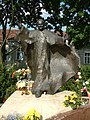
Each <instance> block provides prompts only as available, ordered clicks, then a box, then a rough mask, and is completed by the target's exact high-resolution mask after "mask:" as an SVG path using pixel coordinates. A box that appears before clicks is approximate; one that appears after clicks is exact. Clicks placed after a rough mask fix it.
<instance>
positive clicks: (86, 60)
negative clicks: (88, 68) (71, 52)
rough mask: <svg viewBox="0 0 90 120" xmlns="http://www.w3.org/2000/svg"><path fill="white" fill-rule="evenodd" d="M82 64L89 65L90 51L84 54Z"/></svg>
mask: <svg viewBox="0 0 90 120" xmlns="http://www.w3.org/2000/svg"><path fill="white" fill-rule="evenodd" d="M84 64H90V51H85V53H84Z"/></svg>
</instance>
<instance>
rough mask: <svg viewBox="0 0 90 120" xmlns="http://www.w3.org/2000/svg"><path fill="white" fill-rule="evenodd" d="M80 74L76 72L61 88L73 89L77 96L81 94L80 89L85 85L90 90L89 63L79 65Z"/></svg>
mask: <svg viewBox="0 0 90 120" xmlns="http://www.w3.org/2000/svg"><path fill="white" fill-rule="evenodd" d="M80 73H81V74H80V75H78V73H77V74H76V75H75V76H74V77H73V78H71V79H70V80H68V81H67V82H66V84H65V85H64V86H63V87H62V90H70V91H75V92H76V93H77V94H78V95H79V96H81V89H82V88H83V87H84V86H85V87H86V88H87V90H88V92H90V65H88V66H86V65H85V66H81V68H80Z"/></svg>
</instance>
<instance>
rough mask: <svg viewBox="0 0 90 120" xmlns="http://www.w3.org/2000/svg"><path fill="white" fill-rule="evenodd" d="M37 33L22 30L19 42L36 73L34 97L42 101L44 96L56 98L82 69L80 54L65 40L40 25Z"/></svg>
mask: <svg viewBox="0 0 90 120" xmlns="http://www.w3.org/2000/svg"><path fill="white" fill-rule="evenodd" d="M37 27H38V29H37V30H28V29H26V28H24V27H23V28H21V30H20V31H19V33H18V34H17V35H16V38H15V39H16V40H18V42H19V43H20V44H21V46H22V48H23V50H24V52H25V54H26V56H27V63H28V66H29V67H30V69H31V71H32V80H34V85H33V88H32V93H33V94H35V96H36V97H40V96H41V95H42V94H43V92H46V93H47V94H54V93H56V92H57V90H58V89H59V88H60V87H61V86H63V85H64V84H65V82H66V81H67V80H68V79H70V78H71V77H72V76H74V75H75V74H76V71H77V70H78V68H79V63H80V62H79V57H78V55H77V53H76V52H75V51H74V50H72V49H71V48H70V47H69V46H67V45H66V44H65V43H64V40H63V38H62V37H60V36H58V35H56V34H55V33H54V32H51V31H49V30H47V29H45V27H44V21H43V20H42V19H39V20H38V21H37Z"/></svg>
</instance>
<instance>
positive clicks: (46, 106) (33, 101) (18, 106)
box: [0, 91, 71, 120]
mask: <svg viewBox="0 0 90 120" xmlns="http://www.w3.org/2000/svg"><path fill="white" fill-rule="evenodd" d="M68 94H70V92H69V91H63V92H59V93H56V94H54V95H48V94H47V95H44V94H43V95H42V96H41V97H40V98H36V97H35V96H34V95H21V91H15V92H14V93H13V94H12V95H11V96H10V97H9V98H8V99H7V100H6V102H5V103H4V104H3V105H2V107H1V108H0V114H2V115H4V116H7V115H8V114H11V113H14V112H17V113H20V114H23V115H25V114H26V112H27V111H28V110H29V109H30V108H34V109H36V110H37V111H38V112H40V114H41V115H42V118H43V120H45V119H47V118H50V117H52V116H54V115H56V114H58V113H64V112H66V111H70V110H71V108H70V107H64V105H63V101H64V99H65V98H64V96H65V95H68Z"/></svg>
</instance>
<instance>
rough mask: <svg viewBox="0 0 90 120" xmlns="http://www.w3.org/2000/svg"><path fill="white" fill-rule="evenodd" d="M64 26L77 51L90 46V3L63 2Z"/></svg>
mask: <svg viewBox="0 0 90 120" xmlns="http://www.w3.org/2000/svg"><path fill="white" fill-rule="evenodd" d="M63 2H64V3H63V4H62V5H61V8H62V9H63V24H64V25H66V26H67V32H68V33H69V34H70V36H71V38H72V41H73V43H74V45H75V46H76V48H77V49H80V48H82V47H84V46H85V45H88V44H90V2H89V1H88V0H77V1H74V0H63Z"/></svg>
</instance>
